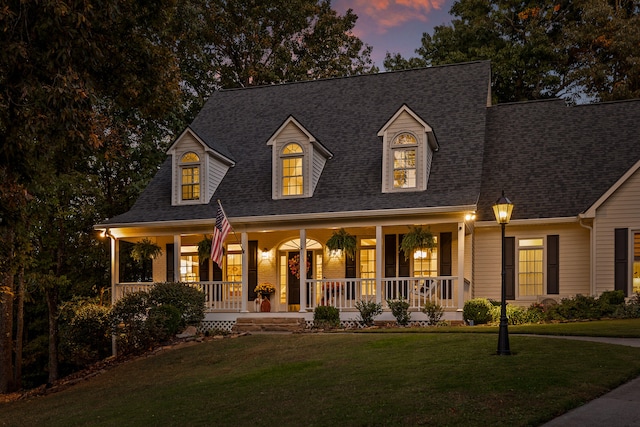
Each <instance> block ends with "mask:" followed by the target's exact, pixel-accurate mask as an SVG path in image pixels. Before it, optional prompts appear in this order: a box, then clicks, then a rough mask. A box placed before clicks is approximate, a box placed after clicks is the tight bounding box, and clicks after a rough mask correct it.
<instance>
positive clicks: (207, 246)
mask: <svg viewBox="0 0 640 427" xmlns="http://www.w3.org/2000/svg"><path fill="white" fill-rule="evenodd" d="M210 256H211V237H208V236H203V238H202V240H200V241H199V242H198V258H199V259H200V261H206V260H208V259H209V257H210Z"/></svg>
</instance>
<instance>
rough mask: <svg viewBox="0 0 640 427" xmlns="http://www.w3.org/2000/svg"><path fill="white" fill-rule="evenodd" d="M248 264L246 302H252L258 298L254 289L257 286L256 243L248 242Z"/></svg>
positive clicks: (253, 241) (254, 241)
mask: <svg viewBox="0 0 640 427" xmlns="http://www.w3.org/2000/svg"><path fill="white" fill-rule="evenodd" d="M247 258H248V262H249V277H247V283H248V286H249V292H247V295H248V301H253V300H254V299H256V298H257V297H258V295H257V294H256V293H255V291H254V289H255V288H256V286H257V285H258V241H257V240H249V252H248V253H247Z"/></svg>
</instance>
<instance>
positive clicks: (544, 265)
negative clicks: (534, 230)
mask: <svg viewBox="0 0 640 427" xmlns="http://www.w3.org/2000/svg"><path fill="white" fill-rule="evenodd" d="M532 239H542V246H527V247H523V248H522V249H523V250H524V249H542V293H541V294H539V295H520V241H521V240H532ZM515 245H516V247H515V249H516V253H515V258H516V259H515V266H514V270H515V276H516V277H515V287H516V289H515V291H516V292H515V294H516V300H517V301H531V302H535V301H537V300H538V297H540V296H545V295H548V294H547V262H546V261H547V247H548V246H547V236H546V235H545V236H540V235H537V234H536V235H532V236H526V237H523V236H521V237H517V238H516V242H515Z"/></svg>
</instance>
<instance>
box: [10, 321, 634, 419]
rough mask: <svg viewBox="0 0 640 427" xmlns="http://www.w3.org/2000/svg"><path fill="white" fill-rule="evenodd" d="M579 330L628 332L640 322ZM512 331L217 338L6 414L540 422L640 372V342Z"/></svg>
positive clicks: (13, 407) (143, 361)
mask: <svg viewBox="0 0 640 427" xmlns="http://www.w3.org/2000/svg"><path fill="white" fill-rule="evenodd" d="M596 324H601V325H602V326H595V325H596ZM565 325H567V324H562V325H549V326H550V327H557V328H563V327H564V328H567V326H565ZM522 328H523V329H522V330H518V333H520V332H524V331H525V330H527V329H526V328H524V327H522ZM529 328H532V330H531V331H528V330H527V331H528V332H534V333H542V332H546V333H553V331H549V329H548V328H549V327H547V326H546V325H543V326H541V327H533V326H532V327H529ZM571 328H575V329H574V330H573V332H572V333H574V334H580V331H582V330H583V328H586V330H589V331H594V330H595V329H598V328H600V329H601V330H602V331H603V332H602V334H612V333H613V331H614V330H615V329H617V330H618V335H617V336H623V335H625V334H628V333H629V332H628V331H629V330H635V331H636V333H637V331H638V330H639V329H640V321H637V320H636V321H615V323H609V322H604V321H603V322H583V323H576V324H571ZM594 328H595V329H594ZM517 329H520V328H515V327H511V328H510V331H511V332H512V336H511V337H510V338H511V340H510V341H511V350H512V352H513V353H514V354H513V355H512V356H496V355H495V351H496V346H497V328H493V331H496V333H493V332H491V331H492V330H491V329H490V328H485V327H482V328H479V327H474V328H466V327H458V328H451V330H452V331H455V332H450V333H415V332H416V331H414V330H413V329H411V330H405V331H406V332H399V331H401V329H395V330H394V332H397V333H391V334H390V333H359V334H349V333H347V334H297V335H252V336H246V337H240V338H236V339H225V340H216V341H209V342H205V343H202V344H199V345H196V346H192V347H187V348H183V349H179V350H174V351H169V352H165V353H161V354H159V355H157V356H154V357H149V358H143V359H138V360H136V361H132V362H129V363H125V364H123V365H121V366H119V367H117V368H114V369H112V370H109V371H107V372H105V373H103V374H101V375H98V376H97V377H94V378H92V379H91V380H89V381H86V382H84V383H81V384H78V385H76V386H73V387H71V388H69V389H67V390H65V391H62V392H59V393H54V394H51V395H48V396H45V397H38V398H34V399H31V400H27V401H17V402H12V403H9V404H4V405H2V406H0V425H3V426H4V425H6V426H21V425H25V426H33V425H46V426H83V425H90V426H96V425H104V426H121V425H127V426H128V425H140V426H143V425H144V426H146V425H176V426H178V425H179V426H185V425H204V426H245V425H260V426H335V425H340V426H398V425H437V426H446V425H458V426H468V425H470V426H484V425H498V426H500V425H502V426H518V425H539V424H541V423H543V422H544V421H546V420H549V419H551V418H553V417H554V416H556V415H558V414H560V413H562V412H565V411H566V410H568V409H570V408H572V407H575V406H578V405H580V404H581V403H583V402H586V401H588V400H591V399H593V398H595V397H597V396H599V395H601V394H603V393H605V392H606V391H608V390H610V389H612V388H614V387H616V386H618V385H620V384H622V383H624V382H626V381H628V380H629V379H631V378H634V377H636V376H638V375H640V349H638V348H631V347H623V346H612V345H608V344H601V343H593V342H584V341H573V340H558V339H546V338H540V337H530V336H522V335H516V334H515V332H516V330H517ZM551 329H553V328H551ZM437 330H438V331H439V332H440V331H443V330H444V329H437ZM463 331H464V332H465V333H462V332H463ZM468 332H472V333H468ZM485 332H489V333H485ZM562 333H566V331H565V332H562ZM610 336H615V335H610ZM636 336H637V335H636Z"/></svg>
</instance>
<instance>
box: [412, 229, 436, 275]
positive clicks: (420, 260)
mask: <svg viewBox="0 0 640 427" xmlns="http://www.w3.org/2000/svg"><path fill="white" fill-rule="evenodd" d="M437 238H438V237H437V236H433V239H434V242H435V243H437ZM413 275H414V277H436V276H437V275H438V247H437V246H436V247H434V248H433V249H429V250H421V249H418V250H416V251H415V252H414V253H413Z"/></svg>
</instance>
